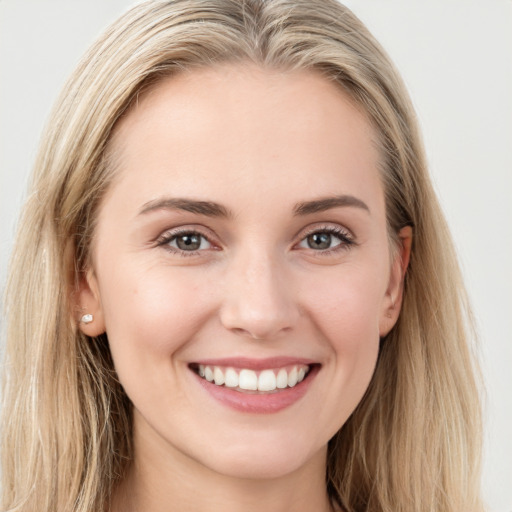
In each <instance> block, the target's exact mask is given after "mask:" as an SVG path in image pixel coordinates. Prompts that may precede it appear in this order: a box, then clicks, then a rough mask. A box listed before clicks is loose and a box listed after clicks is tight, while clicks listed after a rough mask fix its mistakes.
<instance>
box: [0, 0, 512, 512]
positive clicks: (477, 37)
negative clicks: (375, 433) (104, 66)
mask: <svg viewBox="0 0 512 512" xmlns="http://www.w3.org/2000/svg"><path fill="white" fill-rule="evenodd" d="M346 3H347V5H348V6H349V7H351V8H352V9H353V11H354V12H355V13H356V14H357V15H358V16H359V17H360V18H361V19H362V20H363V21H364V22H365V23H366V24H367V25H368V27H369V28H370V30H371V31H372V32H373V33H374V35H375V36H376V37H377V39H379V41H380V42H381V43H382V44H383V46H384V47H385V48H386V49H387V51H388V52H389V53H390V54H391V57H392V58H393V60H394V61H395V63H396V64H397V66H398V68H399V69H400V71H401V72H402V75H403V77H404V79H405V81H406V83H407V86H408V88H409V90H410V93H411V96H412V99H413V102H414V104H415V106H416V109H417V112H418V116H419V119H420V122H421V126H422V129H423V133H424V138H425V144H426V148H427V154H428V158H429V162H430V166H431V172H432V175H433V180H434V183H435V186H436V189H437V191H438V193H439V196H440V198H441V202H442V204H443V207H444V210H445V213H446V215H447V218H448V221H449V224H450V226H451V229H452V232H453V235H454V238H455V242H456V245H457V248H458V250H459V254H460V259H461V263H462V266H463V270H464V274H465V277H466V281H467V284H468V288H469V293H470V296H471V299H472V301H473V305H474V309H475V313H476V319H477V322H478V327H479V330H480V334H481V342H482V350H481V352H482V362H483V368H484V372H485V379H486V384H487V393H488V397H487V403H486V430H485V440H486V445H485V466H484V480H483V485H484V496H485V498H486V500H487V503H488V505H489V510H490V511H492V512H512V334H511V332H512V321H511V318H512V291H511V290H512V271H511V265H512V228H511V225H512V206H511V205H512V200H511V197H512V178H511V176H512V1H511V0H429V1H421V0H350V1H347V2H346ZM132 4H133V2H131V1H129V0H0V287H1V288H2V289H3V288H4V285H5V278H6V274H7V269H6V265H7V260H8V256H9V253H10V250H11V247H12V240H13V234H14V230H15V224H16V218H17V215H18V212H19V208H20V206H21V204H22V201H23V197H24V193H25V185H26V182H27V177H28V174H29V171H30V168H31V165H32V162H33V160H34V155H35V152H36V147H37V144H38V140H39V137H40V135H41V132H42V130H43V125H44V122H45V119H46V117H47V115H48V113H49V109H50V107H51V105H52V103H53V101H54V100H55V98H56V95H57V93H58V91H59V89H60V88H61V86H62V85H63V82H64V80H65V78H66V77H67V76H68V75H69V73H70V72H71V71H72V69H73V68H74V66H75V64H76V63H77V61H78V59H79V58H80V56H81V55H82V53H83V52H84V51H85V50H86V48H87V47H88V46H89V44H90V43H91V42H92V40H93V39H94V38H95V37H96V36H97V35H98V34H99V33H100V32H101V30H102V29H103V28H105V27H106V25H108V24H109V23H110V22H111V21H113V20H114V19H115V18H116V17H117V16H118V15H119V14H120V13H121V12H123V11H124V10H126V8H127V7H129V6H130V5H132ZM439 512H441V511H439Z"/></svg>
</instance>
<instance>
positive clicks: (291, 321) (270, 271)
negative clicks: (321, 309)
mask: <svg viewBox="0 0 512 512" xmlns="http://www.w3.org/2000/svg"><path fill="white" fill-rule="evenodd" d="M287 274H288V273H287V272H286V269H283V268H282V265H281V266H280V265H279V264H277V263H276V261H275V259H272V258H271V257H270V256H261V255H256V254H254V255H253V256H252V257H250V256H249V257H246V258H240V259H239V260H238V261H237V262H234V263H233V264H232V266H231V268H230V270H229V272H228V275H227V276H226V280H225V281H224V285H225V287H224V290H223V292H224V295H223V301H222V306H221V310H220V320H221V322H222V324H223V326H224V327H225V328H226V329H228V330H230V331H232V332H235V333H237V334H240V335H243V336H246V337H248V338H253V339H255V340H265V339H272V338H276V337H278V336H280V335H282V334H283V333H286V332H289V331H291V330H292V329H293V328H294V327H295V326H296V324H297V321H298V319H299V317H300V312H299V308H298V304H297V300H296V294H295V293H294V286H293V283H292V279H291V278H290V276H289V275H287Z"/></svg>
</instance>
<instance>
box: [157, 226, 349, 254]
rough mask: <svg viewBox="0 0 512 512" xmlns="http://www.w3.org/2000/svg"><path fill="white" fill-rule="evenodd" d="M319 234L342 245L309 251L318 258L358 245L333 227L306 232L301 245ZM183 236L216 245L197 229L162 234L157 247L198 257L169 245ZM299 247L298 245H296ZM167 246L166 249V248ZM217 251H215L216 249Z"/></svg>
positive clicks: (342, 231)
mask: <svg viewBox="0 0 512 512" xmlns="http://www.w3.org/2000/svg"><path fill="white" fill-rule="evenodd" d="M317 233H327V234H329V235H334V236H335V237H336V238H338V239H339V240H340V243H339V244H338V245H335V246H334V247H331V248H329V249H323V250H314V249H311V248H310V249H309V250H311V251H313V252H314V253H315V255H317V256H320V257H322V256H329V255H332V254H333V253H335V252H338V251H346V250H349V249H350V248H351V246H354V245H357V244H356V241H355V240H354V237H353V235H352V234H351V233H350V231H348V230H346V229H342V228H340V227H333V226H316V227H314V228H312V229H310V230H308V231H306V232H305V233H304V234H303V235H302V236H301V239H300V241H299V243H302V242H303V241H304V240H306V239H307V238H308V237H309V236H311V235H314V234H317ZM182 235H196V236H200V237H202V238H204V239H205V240H207V241H208V243H209V244H211V245H214V244H213V242H212V241H211V240H210V237H209V236H208V235H206V234H204V233H202V232H201V231H200V230H197V229H177V230H173V231H170V232H166V233H164V234H162V235H161V236H160V237H158V239H157V240H156V245H157V246H159V247H164V248H165V249H166V250H167V251H169V252H171V253H173V254H176V255H178V256H180V257H189V256H197V255H198V254H199V253H200V252H202V250H204V249H202V250H194V251H183V250H180V249H177V248H174V247H171V246H170V245H169V244H170V243H171V242H172V241H173V240H176V239H177V238H178V237H179V236H182ZM296 245H297V244H296ZM165 246H166V247H165ZM214 250H215V249H214Z"/></svg>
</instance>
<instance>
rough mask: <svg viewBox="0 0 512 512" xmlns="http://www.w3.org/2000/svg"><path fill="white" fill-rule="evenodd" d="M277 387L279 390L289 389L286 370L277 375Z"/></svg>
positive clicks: (282, 369)
mask: <svg viewBox="0 0 512 512" xmlns="http://www.w3.org/2000/svg"><path fill="white" fill-rule="evenodd" d="M276 385H277V387H278V388H279V389H284V388H286V387H288V372H287V371H286V370H285V369H284V368H281V369H280V370H279V372H278V374H277V382H276Z"/></svg>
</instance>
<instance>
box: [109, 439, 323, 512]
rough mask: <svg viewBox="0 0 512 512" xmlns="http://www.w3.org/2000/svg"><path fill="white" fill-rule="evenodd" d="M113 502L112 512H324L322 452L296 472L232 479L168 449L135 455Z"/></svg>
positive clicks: (146, 444)
mask: <svg viewBox="0 0 512 512" xmlns="http://www.w3.org/2000/svg"><path fill="white" fill-rule="evenodd" d="M137 445H138V443H137V439H135V458H134V462H133V463H132V465H131V466H130V468H129V469H128V472H127V475H126V478H125V479H124V480H123V481H122V482H121V484H120V485H119V487H118V488H117V490H116V492H115V493H114V496H113V503H112V509H111V510H112V511H113V512H141V511H151V512H175V511H176V512H177V511H179V512H182V511H183V510H208V511H209V512H242V511H243V512H261V511H262V510H264V511H265V512H288V511H289V510H293V511H294V512H311V511H312V510H314V511H318V512H329V511H331V510H332V508H331V506H330V504H329V499H328V496H327V491H326V485H325V467H326V455H327V448H326V447H325V449H323V450H321V451H320V452H319V453H317V454H315V455H314V456H313V457H312V458H311V459H310V460H308V461H307V462H306V463H305V464H304V465H302V466H301V467H300V468H298V469H296V470H294V471H292V472H290V473H288V474H286V475H282V476H279V477H275V478H269V479H265V478H259V479H249V478H237V477H235V476H232V475H224V474H220V473H217V472H215V471H213V470H212V469H210V468H208V467H206V466H204V465H203V464H201V463H200V462H198V461H196V460H193V459H191V458H189V457H188V456H187V455H185V454H183V453H181V452H179V451H177V450H176V449H173V448H172V447H169V448H168V449H167V450H166V452H165V457H163V456H162V451H161V446H160V447H158V446H156V445H153V449H152V447H151V446H148V443H147V442H145V443H144V450H143V451H142V450H137Z"/></svg>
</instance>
